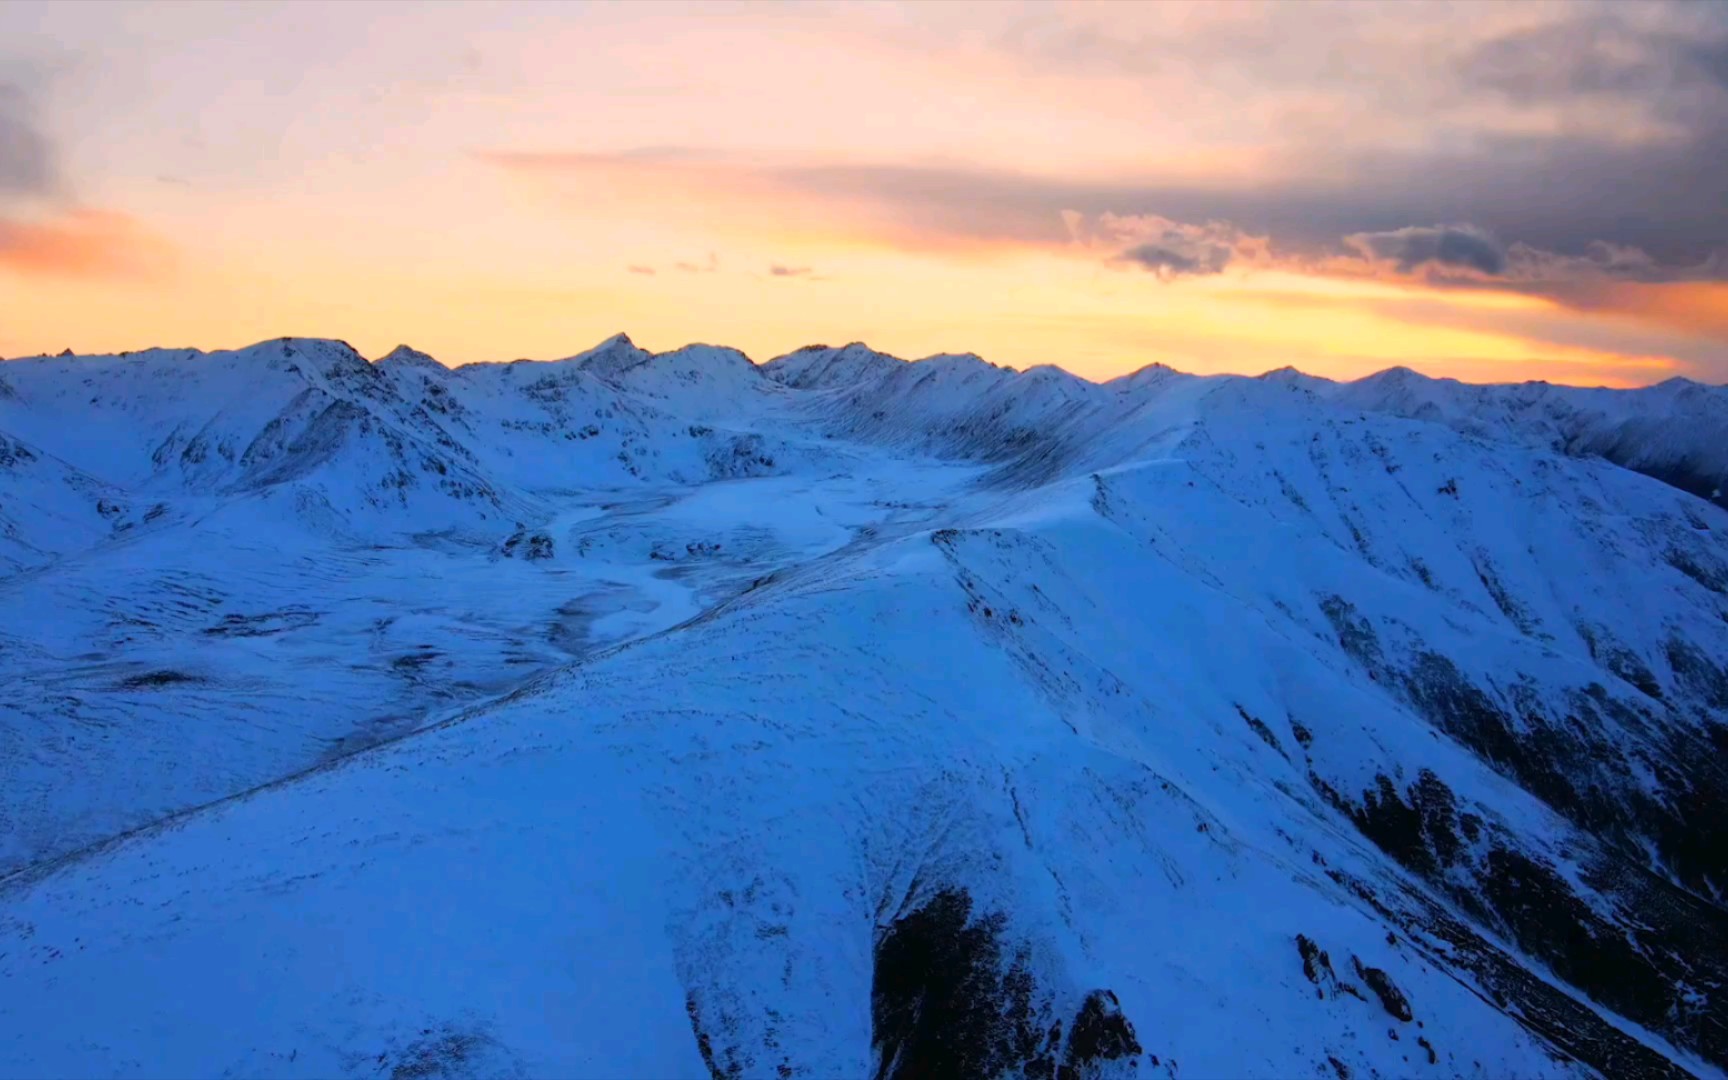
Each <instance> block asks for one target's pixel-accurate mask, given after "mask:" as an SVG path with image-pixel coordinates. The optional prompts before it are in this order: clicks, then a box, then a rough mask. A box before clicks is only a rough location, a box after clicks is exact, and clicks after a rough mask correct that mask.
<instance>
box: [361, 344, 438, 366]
mask: <svg viewBox="0 0 1728 1080" xmlns="http://www.w3.org/2000/svg"><path fill="white" fill-rule="evenodd" d="M375 363H377V364H379V365H380V366H386V367H397V366H400V367H420V368H436V369H438V370H440V371H444V370H448V369H447V368H445V367H444V365H443V364H440V363H439V362H438V361H437V360H435V359H433V358H432V357H431V356H429V355H428V354H426V353H423V352H421V351H420V350H419V349H413V348H410V347H408V346H407V345H398V346H396V347H395V348H394V349H391V350H390V351H389V352H388V353H385V354H384V355H383V356H380V357H379V358H378V359H377V360H376V361H375Z"/></svg>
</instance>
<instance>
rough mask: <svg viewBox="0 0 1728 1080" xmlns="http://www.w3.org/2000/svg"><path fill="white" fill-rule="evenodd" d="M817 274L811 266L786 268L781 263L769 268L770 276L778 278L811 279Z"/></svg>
mask: <svg viewBox="0 0 1728 1080" xmlns="http://www.w3.org/2000/svg"><path fill="white" fill-rule="evenodd" d="M815 272H816V271H815V268H814V267H809V266H785V265H782V264H780V263H773V264H771V265H770V266H769V267H768V273H769V275H770V276H772V277H778V278H801V277H809V276H810V275H811V274H814V273H815Z"/></svg>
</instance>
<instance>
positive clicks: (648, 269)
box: [624, 263, 659, 277]
mask: <svg viewBox="0 0 1728 1080" xmlns="http://www.w3.org/2000/svg"><path fill="white" fill-rule="evenodd" d="M624 269H626V270H628V271H629V272H630V273H632V274H644V275H647V276H649V277H652V276H654V275H655V274H657V273H659V271H658V270H656V269H654V268H653V267H652V266H643V265H642V264H640V263H631V264H630V265H629V266H626V267H625V268H624Z"/></svg>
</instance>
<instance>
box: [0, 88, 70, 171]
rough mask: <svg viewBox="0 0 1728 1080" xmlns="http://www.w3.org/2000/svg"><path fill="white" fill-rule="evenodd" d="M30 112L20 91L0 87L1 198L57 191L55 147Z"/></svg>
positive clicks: (28, 103)
mask: <svg viewBox="0 0 1728 1080" xmlns="http://www.w3.org/2000/svg"><path fill="white" fill-rule="evenodd" d="M31 112H32V109H31V103H30V100H29V98H28V97H27V96H26V95H25V93H24V91H23V89H22V88H21V87H18V86H14V85H12V84H10V83H0V194H14V195H51V194H53V193H55V192H56V191H57V190H58V189H59V186H60V185H59V176H58V171H57V168H56V164H55V160H54V147H53V145H52V144H51V143H50V142H49V141H48V137H47V136H46V135H44V134H42V132H41V130H40V129H38V128H37V127H36V125H35V123H34V121H33V118H32V116H31Z"/></svg>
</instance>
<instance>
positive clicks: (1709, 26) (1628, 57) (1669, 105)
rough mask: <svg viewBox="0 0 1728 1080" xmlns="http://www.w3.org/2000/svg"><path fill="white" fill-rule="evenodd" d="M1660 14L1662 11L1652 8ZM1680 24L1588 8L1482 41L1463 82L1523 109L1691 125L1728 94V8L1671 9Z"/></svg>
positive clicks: (1465, 60) (1460, 67) (1464, 63)
mask: <svg viewBox="0 0 1728 1080" xmlns="http://www.w3.org/2000/svg"><path fill="white" fill-rule="evenodd" d="M1652 10H1656V9H1652ZM1666 11H1668V12H1671V13H1673V17H1672V18H1670V19H1665V20H1663V21H1661V22H1659V23H1656V24H1650V23H1649V22H1648V20H1645V21H1642V22H1634V21H1633V20H1632V19H1631V18H1628V15H1630V14H1632V12H1630V11H1629V10H1625V9H1618V8H1611V9H1590V8H1581V9H1579V13H1578V14H1577V15H1576V16H1575V17H1573V18H1570V19H1564V20H1562V21H1559V22H1554V23H1547V24H1541V25H1537V26H1532V27H1525V28H1522V29H1519V30H1517V31H1514V32H1512V33H1508V34H1504V35H1501V36H1499V37H1496V38H1491V39H1489V40H1487V41H1483V42H1480V43H1478V44H1476V45H1474V46H1472V47H1471V48H1469V49H1468V50H1467V51H1465V52H1464V53H1463V54H1462V56H1460V58H1459V60H1458V62H1457V65H1456V69H1457V74H1458V76H1459V77H1460V78H1461V79H1463V80H1464V81H1465V83H1466V84H1467V85H1469V86H1471V87H1475V88H1480V89H1486V90H1489V91H1492V92H1494V93H1496V94H1499V95H1500V96H1502V97H1504V98H1507V99H1509V100H1511V101H1514V102H1516V103H1518V104H1521V105H1533V104H1568V103H1573V102H1577V101H1579V100H1580V99H1584V100H1586V101H1604V100H1606V101H1610V102H1614V101H1626V102H1633V103H1637V104H1642V105H1644V106H1646V107H1647V110H1648V111H1649V113H1650V114H1652V115H1656V116H1667V117H1674V118H1680V119H1683V118H1685V117H1687V116H1688V114H1690V113H1692V112H1693V111H1694V109H1695V108H1697V107H1698V106H1700V105H1701V106H1703V108H1704V109H1705V110H1708V109H1709V108H1710V105H1711V102H1710V101H1709V99H1710V97H1711V96H1713V95H1715V94H1719V93H1720V92H1722V91H1723V90H1725V89H1728V8H1724V7H1723V6H1722V5H1720V4H1686V5H1684V6H1681V5H1670V6H1668V7H1667V8H1666Z"/></svg>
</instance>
